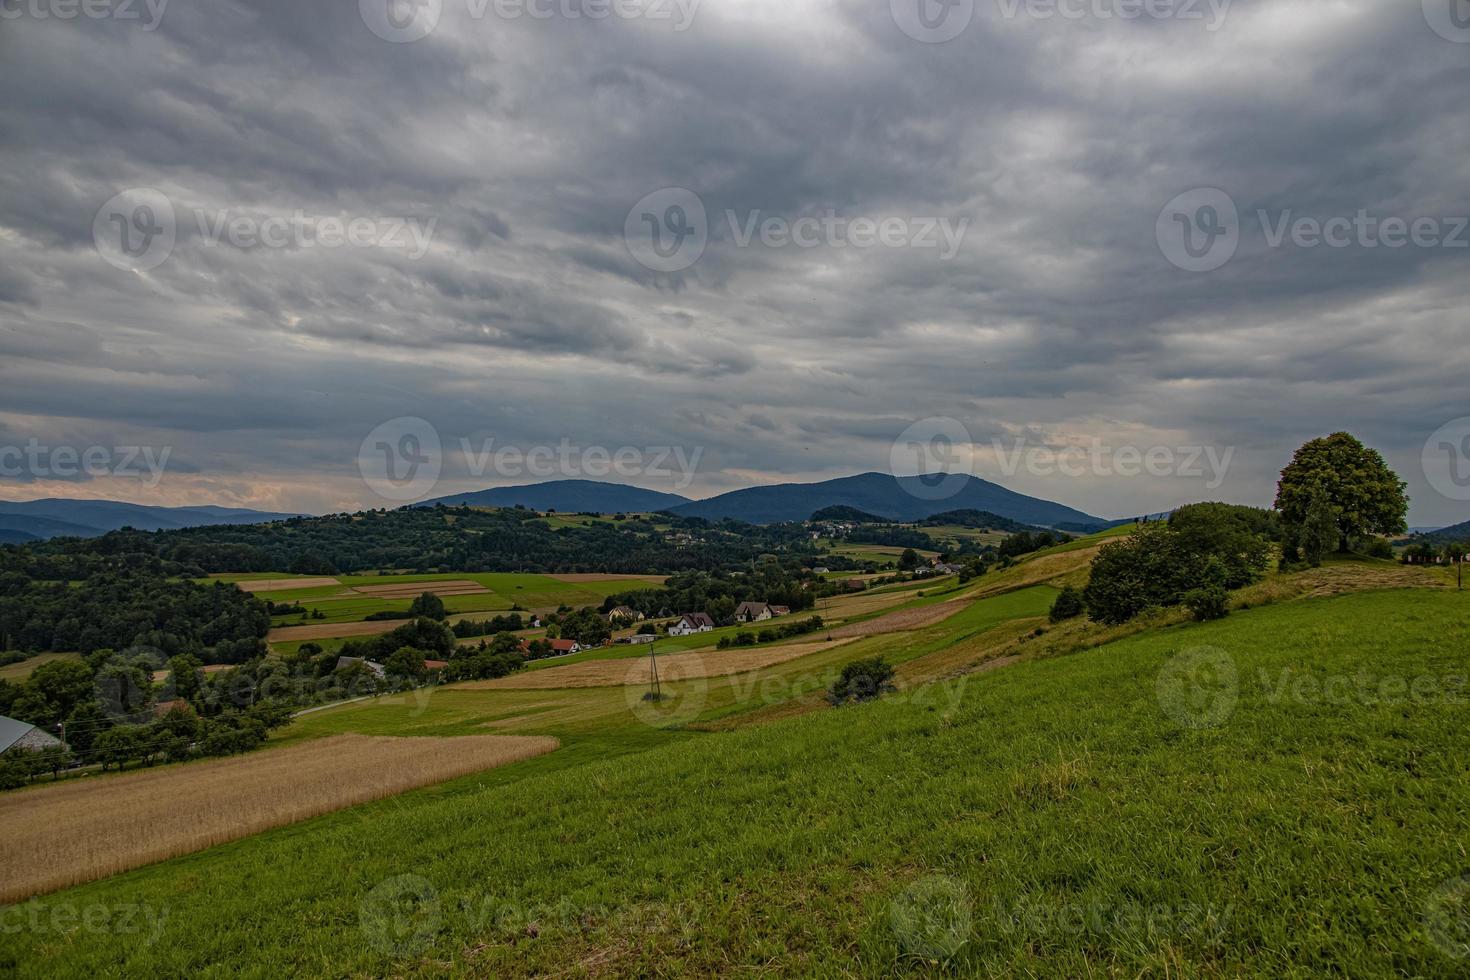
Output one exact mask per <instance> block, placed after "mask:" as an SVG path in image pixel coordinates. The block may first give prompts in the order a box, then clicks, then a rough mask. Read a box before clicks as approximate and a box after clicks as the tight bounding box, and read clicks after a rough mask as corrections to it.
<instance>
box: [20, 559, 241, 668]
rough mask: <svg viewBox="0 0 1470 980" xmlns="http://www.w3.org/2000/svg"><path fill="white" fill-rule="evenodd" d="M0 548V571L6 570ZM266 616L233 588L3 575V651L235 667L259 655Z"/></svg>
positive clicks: (117, 576)
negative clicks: (177, 657) (141, 652)
mask: <svg viewBox="0 0 1470 980" xmlns="http://www.w3.org/2000/svg"><path fill="white" fill-rule="evenodd" d="M5 550H6V549H0V567H4V565H5V564H6V561H5V559H6V557H7V556H6V555H5V554H4V552H5ZM269 630H270V613H269V612H268V611H267V609H266V606H265V604H264V603H262V602H260V601H258V600H256V599H253V598H251V597H250V596H248V595H246V594H245V593H243V592H241V591H240V590H239V589H237V588H235V587H234V586H233V585H225V584H223V583H215V584H213V585H197V584H195V583H192V582H188V581H179V580H171V579H168V578H165V577H164V576H162V575H161V574H158V573H157V572H154V571H151V570H134V571H125V572H117V571H97V572H95V573H94V574H93V575H91V576H90V577H88V578H86V579H84V580H82V581H80V582H71V581H46V580H39V579H34V578H30V577H29V576H28V575H27V574H26V573H25V572H21V571H14V570H5V571H0V650H5V651H22V652H25V653H44V652H48V651H54V652H80V653H82V654H89V653H91V652H93V651H94V650H103V649H114V650H117V649H124V648H127V647H132V646H151V647H156V648H158V649H160V650H163V651H164V652H165V653H166V654H167V655H169V656H172V655H173V654H175V653H195V654H206V653H207V655H208V656H209V657H210V659H211V662H214V663H238V662H241V661H244V660H247V659H249V658H250V657H252V656H255V655H257V654H258V653H260V652H261V651H262V650H263V649H264V640H265V635H266V633H267V632H268V631H269Z"/></svg>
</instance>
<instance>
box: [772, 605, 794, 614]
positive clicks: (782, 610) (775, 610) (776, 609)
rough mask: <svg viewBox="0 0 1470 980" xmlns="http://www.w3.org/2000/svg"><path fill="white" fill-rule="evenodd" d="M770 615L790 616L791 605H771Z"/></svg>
mask: <svg viewBox="0 0 1470 980" xmlns="http://www.w3.org/2000/svg"><path fill="white" fill-rule="evenodd" d="M771 615H772V616H790V615H791V607H790V606H772V607H771Z"/></svg>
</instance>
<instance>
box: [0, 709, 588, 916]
mask: <svg viewBox="0 0 1470 980" xmlns="http://www.w3.org/2000/svg"><path fill="white" fill-rule="evenodd" d="M558 744H560V743H558V742H557V740H556V739H554V738H533V737H524V736H510V735H473V736H465V737H460V738H376V737H370V736H366V735H338V736H333V737H331V738H323V739H317V740H315V741H311V742H304V743H302V744H299V745H293V746H290V747H287V748H282V749H270V748H266V749H260V750H257V751H256V752H253V753H250V754H249V755H243V756H237V757H235V758H231V759H217V760H210V761H207V762H195V763H189V764H187V765H174V766H164V767H161V768H158V769H146V770H143V771H140V772H135V773H127V774H123V775H120V776H106V777H97V778H81V779H74V780H71V781H68V782H62V783H58V784H57V785H55V786H44V785H43V786H38V787H36V788H34V789H26V790H17V791H14V792H10V793H6V794H4V795H3V796H0V823H3V825H4V827H5V828H6V832H5V833H4V834H3V835H0V867H3V868H4V869H5V875H4V878H3V880H0V902H15V901H19V900H21V899H24V898H27V897H28V896H31V895H38V894H41V893H43V892H47V891H53V890H55V889H57V888H62V887H65V886H67V885H72V884H76V883H78V882H83V881H91V880H93V879H95V878H101V877H105V876H106V875H111V874H116V873H117V872H119V871H126V870H127V869H129V868H136V867H139V866H141V865H144V864H149V863H151V862H153V861H159V860H162V859H163V858H167V857H173V856H175V855H179V854H188V853H189V852H191V851H198V850H202V849H204V848H206V847H211V846H213V845H215V844H220V843H223V842H225V841H230V840H236V839H238V838H241V837H247V836H249V835H250V834H255V833H259V832H260V831H262V830H266V829H268V828H270V827H279V826H281V825H283V824H288V823H295V822H296V821H298V820H305V819H306V818H308V817H314V816H317V815H318V814H322V813H328V812H330V811H332V810H340V809H342V808H343V807H348V806H352V805H354V804H357V803H365V802H367V801H368V800H376V799H381V798H383V797H385V796H392V795H394V794H395V793H402V792H404V791H405V790H410V789H414V788H416V787H419V786H428V785H430V784H432V783H440V782H444V781H445V780H448V779H453V778H454V777H456V776H464V775H468V774H469V773H472V772H480V771H482V770H485V769H491V768H494V767H495V766H501V765H505V764H507V763H511V762H518V761H520V760H522V759H529V758H532V757H534V756H538V755H542V754H544V753H546V752H550V751H551V750H552V749H555V748H556V747H557V745H558Z"/></svg>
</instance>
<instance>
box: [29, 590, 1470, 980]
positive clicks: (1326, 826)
mask: <svg viewBox="0 0 1470 980" xmlns="http://www.w3.org/2000/svg"><path fill="white" fill-rule="evenodd" d="M1012 601H1016V602H1019V603H1022V604H1023V605H1024V603H1025V602H1026V600H1023V599H1014V600H1012ZM1039 604H1040V603H1039V602H1038V605H1039ZM980 605H981V606H984V605H985V604H984V603H982V604H980ZM972 608H973V607H972ZM1021 611H1023V612H1024V611H1029V609H1022V610H1021ZM1467 612H1470V605H1467V600H1466V597H1465V596H1464V595H1462V594H1457V593H1454V592H1449V591H1437V592H1436V591H1428V590H1411V589H1398V590H1392V591H1383V592H1371V593H1365V594H1358V595H1345V596H1339V597H1335V598H1323V599H1307V600H1302V601H1291V602H1283V603H1281V604H1278V605H1272V606H1267V607H1263V608H1257V609H1252V610H1248V611H1244V612H1238V613H1236V614H1235V615H1233V616H1232V617H1230V618H1229V619H1227V620H1224V621H1222V622H1219V623H1213V624H1206V625H1196V624H1183V625H1177V626H1172V627H1168V628H1163V629H1159V630H1156V631H1153V632H1150V633H1146V634H1143V635H1139V636H1135V637H1131V638H1128V639H1125V640H1122V641H1119V642H1116V643H1112V644H1108V645H1106V646H1103V647H1100V648H1098V649H1094V650H1090V651H1087V652H1085V653H1079V654H1076V655H1072V656H1062V657H1053V658H1049V659H1040V660H1030V661H1022V662H1020V663H1016V664H1014V665H1013V666H1010V667H1007V668H1005V669H1002V670H998V671H993V672H990V673H986V674H983V675H970V676H969V677H968V678H959V679H954V680H951V681H949V682H946V684H944V685H940V686H938V687H935V686H923V687H918V688H914V689H910V690H907V691H904V692H901V693H900V694H898V695H893V696H890V697H889V698H887V699H885V700H884V701H881V702H879V703H876V704H872V705H867V706H861V707H849V708H843V709H840V710H823V711H815V712H811V713H809V714H806V715H803V716H801V717H795V718H791V719H788V720H785V721H781V722H778V723H773V724H768V725H761V726H755V727H746V728H742V729H739V730H736V731H731V732H721V733H706V732H698V731H691V730H689V728H688V727H686V728H684V729H660V728H659V727H657V726H656V725H649V724H647V723H645V722H644V721H642V720H640V719H638V718H636V717H634V716H632V714H631V712H630V711H629V710H628V709H627V706H626V704H625V706H624V711H623V713H622V714H621V715H618V714H617V713H616V712H613V713H612V714H609V715H607V716H606V718H607V722H606V723H605V724H604V725H602V726H601V727H602V729H603V731H604V732H605V735H602V736H597V737H593V735H592V733H593V732H594V731H596V730H597V729H598V728H599V727H600V726H599V725H598V724H597V723H595V722H594V721H593V719H594V716H595V715H596V714H597V712H598V711H599V710H601V709H598V708H595V707H593V706H591V705H590V703H588V704H582V705H580V708H581V710H582V712H583V714H582V716H581V717H580V720H579V719H578V718H576V717H572V715H574V714H575V713H576V712H575V710H574V709H569V708H551V709H546V708H542V709H540V713H541V714H543V715H544V716H547V717H548V718H549V716H550V715H552V714H555V713H556V712H557V711H570V712H571V714H569V715H567V716H566V717H565V718H564V719H563V720H562V721H560V722H556V723H553V724H551V725H550V726H549V727H558V726H564V727H568V728H570V727H575V726H576V725H578V724H581V725H584V726H587V727H586V728H584V729H583V731H584V732H585V733H586V734H584V735H583V736H582V737H577V738H573V739H571V740H569V741H564V748H563V749H560V750H558V751H557V752H553V753H551V754H550V755H548V756H545V757H543V758H541V759H537V760H533V761H531V762H526V763H518V764H515V765H512V766H509V767H506V768H503V769H500V770H496V771H495V772H493V773H489V774H484V775H477V776H470V777H465V778H463V779H460V780H456V781H454V782H451V783H448V784H445V785H443V786H440V787H434V788H431V789H426V790H420V791H414V792H410V793H406V794H403V795H401V796H398V797H395V798H393V799H391V800H385V801H382V802H379V803H372V804H367V805H364V806H360V807H355V808H353V809H351V810H348V811H343V812H339V813H335V814H330V815H327V816H323V817H319V818H316V819H314V820H311V821H308V822H307V823H303V824H299V825H296V826H293V827H289V828H284V829H281V830H276V831H270V832H267V833H264V834H261V835H258V836H255V837H252V838H249V839H246V840H242V841H238V842H235V843H232V844H227V845H224V846H222V847H217V848H214V849H211V850H209V851H206V852H203V853H200V854H196V855H192V856H189V857H184V858H178V859H174V860H170V861H167V862H164V863H161V864H158V865H154V866H151V867H149V868H144V869H140V870H138V871H133V872H129V873H126V874H123V875H119V876H117V877H114V878H111V879H108V880H105V881H101V882H97V883H94V884H91V885H86V886H82V887H79V888H74V889H70V890H68V891H64V892H61V893H58V894H56V895H55V896H52V897H51V898H49V899H43V900H41V901H40V903H39V906H38V908H39V911H38V912H37V915H36V917H35V919H34V920H33V921H40V922H42V923H43V924H44V923H49V922H51V921H52V920H51V919H49V918H47V916H46V914H45V910H46V909H48V908H55V907H58V906H59V905H63V904H64V905H67V906H70V907H74V908H83V907H86V906H102V907H107V908H116V907H119V906H122V905H132V906H140V907H148V908H152V909H166V910H167V911H168V915H167V919H166V922H165V923H164V924H163V926H162V927H161V931H160V934H159V935H158V936H157V937H156V938H153V939H152V941H150V935H151V934H149V933H145V932H139V933H136V934H133V933H129V934H122V935H119V934H116V933H107V932H104V933H97V932H91V931H88V930H86V929H83V928H81V927H75V928H72V929H70V930H66V929H60V930H58V929H53V928H51V927H49V926H47V927H46V928H44V929H41V930H39V931H38V930H35V929H24V928H23V929H21V930H18V931H10V930H5V931H3V933H0V951H3V952H0V964H8V965H12V966H13V967H14V969H15V971H16V972H17V973H18V974H19V975H21V976H63V975H65V976H72V975H86V974H100V975H122V974H127V975H139V974H148V975H182V974H194V973H200V972H204V973H207V972H208V971H209V969H210V968H211V964H215V963H222V962H235V963H248V964H250V966H249V967H248V968H247V969H246V970H245V972H246V973H248V974H252V975H259V976H267V975H283V974H294V975H322V976H343V975H362V976H367V975H385V974H386V975H406V976H443V975H461V976H490V975H493V976H516V975H531V974H544V973H565V974H569V975H638V974H659V975H675V974H691V973H692V974H699V975H713V974H720V975H730V974H732V973H752V974H754V973H779V974H783V975H792V974H806V975H811V974H819V975H835V974H847V975H859V976H883V975H891V974H893V973H895V972H900V973H918V974H932V975H936V976H937V975H961V976H963V975H1014V976H1030V975H1045V976H1086V975H1130V976H1137V975H1156V976H1242V975H1270V976H1301V977H1306V976H1321V975H1340V976H1386V975H1406V976H1407V975H1413V976H1436V977H1438V976H1443V977H1450V976H1463V975H1464V972H1463V971H1464V962H1463V961H1460V960H1455V959H1452V958H1451V956H1450V955H1448V954H1450V953H1454V952H1457V951H1458V947H1456V946H1455V945H1454V944H1455V942H1457V941H1463V940H1464V938H1465V936H1466V933H1467V930H1470V920H1467V919H1466V918H1465V911H1466V908H1465V905H1464V904H1463V900H1464V895H1465V889H1462V888H1461V887H1460V886H1459V885H1458V884H1457V882H1459V880H1460V878H1461V876H1463V875H1465V874H1467V873H1470V854H1467V850H1466V841H1467V839H1470V729H1467V727H1466V726H1465V725H1464V723H1463V722H1464V717H1465V711H1466V707H1467V698H1470V692H1467V689H1466V687H1465V677H1466V674H1467V672H1470V663H1467V659H1470V658H1467V655H1466V652H1465V651H1466V650H1467V640H1470V617H1467V615H1466V614H1467ZM960 615H962V616H965V617H966V619H965V623H966V624H967V627H968V628H973V629H984V628H985V626H986V623H987V621H988V620H989V619H990V618H991V617H993V616H998V615H999V610H997V609H995V608H994V607H991V608H990V609H989V610H988V615H987V613H982V612H974V613H970V612H968V611H967V612H965V613H961V614H960ZM951 625H957V624H951ZM992 628H1002V627H992ZM861 642H863V643H873V644H875V645H877V644H880V643H890V644H892V645H893V647H894V648H895V650H896V651H897V650H898V649H899V648H904V650H905V652H906V653H908V654H913V655H915V656H922V653H921V649H922V647H923V645H924V641H923V640H921V639H918V638H916V637H914V636H912V635H904V634H900V635H894V636H890V637H876V638H873V639H872V640H868V641H861ZM858 645H859V644H857V643H854V644H848V645H847V646H846V647H844V648H841V649H843V650H851V649H852V648H853V647H856V646H858ZM844 655H845V654H844ZM896 656H903V654H902V653H896ZM916 662H922V661H921V660H920V661H916ZM936 692H938V694H936ZM480 693H481V692H454V691H452V690H441V691H438V692H436V693H435V698H434V700H433V703H432V706H431V707H429V708H428V710H427V711H423V712H421V713H420V714H418V715H417V717H416V718H411V717H409V713H410V712H411V711H412V710H413V708H412V706H408V705H405V706H400V707H399V708H397V709H393V708H390V707H387V706H374V707H372V708H370V709H365V710H357V711H353V710H348V709H341V710H338V711H333V712H322V713H319V714H316V715H312V716H308V718H306V719H302V722H301V723H299V724H298V725H297V726H295V727H296V728H298V729H304V728H310V727H312V726H315V727H316V728H318V729H319V730H320V731H321V732H322V733H325V732H327V731H330V730H333V729H334V728H335V729H336V730H344V731H366V730H368V729H373V728H381V729H383V731H382V732H380V733H387V732H388V731H389V730H391V731H392V733H393V734H405V733H415V734H463V733H465V732H468V731H476V732H484V731H486V730H487V725H486V723H487V722H488V721H493V720H494V717H495V716H501V717H503V716H505V715H507V714H510V713H514V712H517V711H519V712H522V713H523V715H524V714H534V713H537V709H536V702H535V699H536V698H537V696H538V695H544V694H545V693H546V692H534V691H525V692H496V695H497V697H506V698H523V699H524V700H523V701H520V702H515V701H505V702H502V703H499V704H497V705H496V706H494V707H493V708H492V707H490V706H488V705H487V704H486V703H485V702H483V701H481V700H479V697H478V696H477V695H479V694H480ZM596 693H597V692H557V694H558V696H559V697H571V696H573V695H576V696H579V697H581V696H585V697H589V698H590V697H593V696H594V695H595V694H596ZM602 693H604V694H605V693H606V692H602ZM782 693H783V694H789V693H790V690H789V688H783V690H782ZM939 695H942V696H939ZM603 707H604V708H605V707H607V706H606V705H605V704H604V705H603ZM395 710H396V713H395ZM701 710H702V713H703V714H705V715H706V716H707V715H708V714H710V713H712V712H717V711H718V710H719V706H718V705H714V704H711V703H706V704H705V705H704V706H703V707H702V709H701ZM614 719H616V720H614ZM513 727H516V726H513ZM295 737H306V735H305V734H303V733H301V732H297V733H296V735H295ZM629 753H632V754H629ZM559 756H560V757H561V758H560V759H559V758H558V757H559ZM21 908H24V906H22V907H21ZM226 922H227V923H229V928H227V929H226V928H221V927H220V925H221V923H226Z"/></svg>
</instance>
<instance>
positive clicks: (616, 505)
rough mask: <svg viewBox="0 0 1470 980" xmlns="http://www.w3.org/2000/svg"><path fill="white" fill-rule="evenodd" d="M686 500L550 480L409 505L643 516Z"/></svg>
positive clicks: (606, 485) (584, 482) (624, 488)
mask: <svg viewBox="0 0 1470 980" xmlns="http://www.w3.org/2000/svg"><path fill="white" fill-rule="evenodd" d="M689 502H690V500H689V498H688V497H681V496H679V495H678V494H676V493H660V492H659V491H657V490H645V489H643V488H642V487H629V486H624V485H623V484H620V483H603V482H600V481H598V480H551V481H549V482H547V483H533V484H530V485H528V486H522V487H492V488H490V489H489V490H476V491H474V492H472V493H457V494H454V495H453V496H449V497H436V498H435V499H433V500H425V501H421V502H420V503H417V504H413V505H412V506H414V507H433V506H434V505H435V504H445V505H446V506H460V507H516V506H520V507H529V508H530V509H531V510H555V511H561V512H562V513H578V512H581V511H591V512H593V513H598V514H615V513H620V512H634V513H644V512H652V511H660V510H669V509H670V508H673V507H677V506H680V505H683V504H687V503H689Z"/></svg>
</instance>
